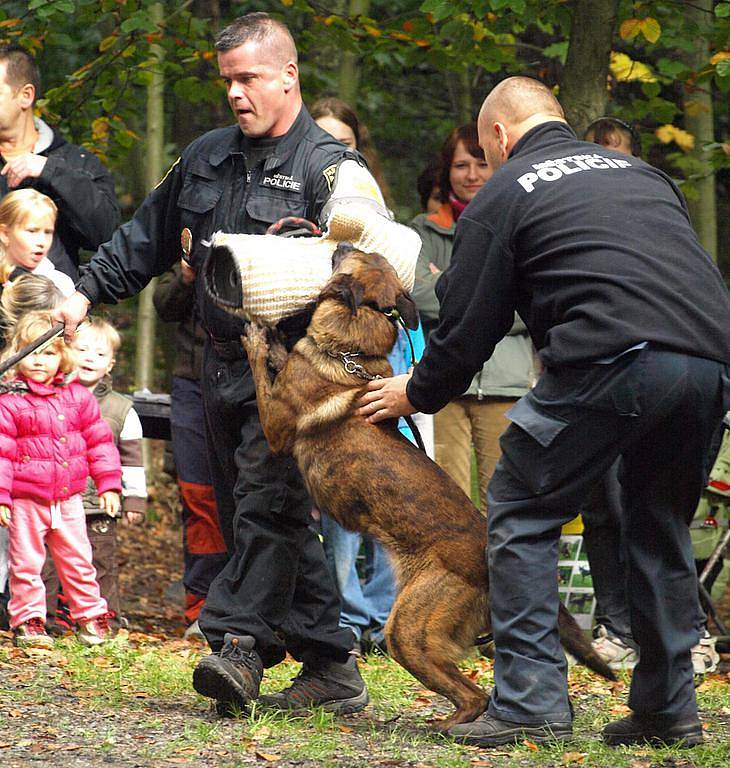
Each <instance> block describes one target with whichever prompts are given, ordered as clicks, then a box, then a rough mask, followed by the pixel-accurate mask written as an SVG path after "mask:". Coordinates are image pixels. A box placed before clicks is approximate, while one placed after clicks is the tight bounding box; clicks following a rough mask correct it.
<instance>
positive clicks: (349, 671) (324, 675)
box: [258, 656, 369, 715]
mask: <svg viewBox="0 0 730 768" xmlns="http://www.w3.org/2000/svg"><path fill="white" fill-rule="evenodd" d="M368 701H369V698H368V689H367V687H366V686H365V682H364V681H363V679H362V677H360V671H359V670H358V668H357V661H356V659H355V657H354V656H350V658H349V659H348V660H347V661H346V662H345V663H341V662H336V661H328V662H322V663H321V664H318V665H316V666H315V665H310V664H307V663H306V662H305V663H304V664H303V665H302V668H301V670H300V671H299V674H298V675H297V676H296V677H295V678H294V680H293V682H292V684H291V685H290V686H289V687H288V688H285V689H284V690H283V691H278V692H277V693H270V694H267V695H264V696H261V697H259V700H258V703H259V704H260V705H261V706H264V707H271V708H273V709H282V710H287V711H289V712H305V711H307V710H310V709H312V708H313V707H322V708H323V709H325V710H327V711H328V712H334V713H336V714H339V715H345V714H349V713H351V712H359V711H360V710H361V709H364V708H365V707H366V706H367V703H368Z"/></svg>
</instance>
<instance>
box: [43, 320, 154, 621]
mask: <svg viewBox="0 0 730 768" xmlns="http://www.w3.org/2000/svg"><path fill="white" fill-rule="evenodd" d="M120 345H121V339H120V338H119V333H117V330H116V328H114V326H113V325H111V323H108V322H107V321H106V320H103V319H101V318H99V317H93V316H90V317H89V318H88V319H87V321H86V322H85V323H84V324H83V325H82V326H81V327H80V328H79V330H78V331H77V333H76V337H75V338H74V341H73V344H72V346H73V349H74V352H75V353H76V364H77V366H78V371H77V372H78V378H79V381H80V382H81V384H83V385H84V387H86V389H88V390H89V392H91V393H92V394H93V395H94V396H95V397H96V400H97V402H98V403H99V408H100V410H101V415H102V417H103V418H104V420H105V421H106V423H107V424H108V425H109V427H110V428H111V430H112V435H113V436H114V444H115V445H116V446H117V448H118V450H119V456H120V459H121V463H122V513H123V516H124V519H125V520H126V521H127V522H128V523H138V522H140V521H141V520H142V519H143V517H144V512H145V507H146V504H147V483H146V479H145V473H144V466H143V464H142V424H141V422H140V420H139V416H137V412H136V411H135V410H134V408H133V407H132V401H131V400H130V399H129V398H127V397H124V395H120V394H119V393H118V392H115V391H114V390H113V389H112V379H111V375H110V374H111V370H112V368H113V367H114V363H115V355H116V353H117V351H118V350H119V347H120ZM96 495H97V492H96V487H95V485H94V481H93V479H92V478H91V477H89V480H88V485H87V488H86V491H85V492H84V494H83V501H84V512H85V513H86V533H87V534H88V537H89V541H90V542H91V551H92V554H93V559H92V563H93V565H94V568H95V569H96V579H97V581H98V583H99V587H100V589H101V596H102V597H103V598H104V599H105V600H106V602H107V605H108V608H109V612H110V613H111V614H113V616H112V617H111V620H112V625H113V626H114V625H118V624H119V621H120V619H121V613H120V601H119V567H118V564H117V518H116V517H115V516H113V515H110V514H108V513H107V512H105V511H104V510H100V509H99V504H98V503H97V500H96ZM51 564H52V560H51V559H50V558H48V560H47V562H46V567H45V568H44V572H43V576H44V579H43V581H44V583H45V585H46V594H47V595H48V596H49V597H50V598H51V600H50V601H49V603H48V609H49V613H51V611H52V610H53V609H55V606H56V603H55V601H54V600H53V598H54V596H55V594H56V591H57V587H58V579H57V577H56V575H55V573H54V572H53V568H52V567H49V566H51ZM64 604H65V598H62V603H61V605H62V606H63V605H64ZM64 618H65V617H64V616H63V612H62V614H61V615H60V616H59V615H58V614H57V616H56V621H57V623H58V624H59V625H61V626H62V625H63V624H69V625H70V623H69V622H68V620H67V619H66V620H64ZM122 621H123V619H122ZM59 628H60V627H59ZM69 628H70V626H69Z"/></svg>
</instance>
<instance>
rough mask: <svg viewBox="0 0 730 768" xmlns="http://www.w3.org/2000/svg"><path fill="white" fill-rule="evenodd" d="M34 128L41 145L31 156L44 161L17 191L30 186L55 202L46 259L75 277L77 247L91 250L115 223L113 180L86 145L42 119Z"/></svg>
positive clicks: (1, 182)
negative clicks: (53, 228)
mask: <svg viewBox="0 0 730 768" xmlns="http://www.w3.org/2000/svg"><path fill="white" fill-rule="evenodd" d="M36 126H37V128H38V130H39V134H40V139H39V143H40V145H41V148H40V150H39V151H38V152H37V153H36V154H39V155H43V156H44V157H46V158H48V159H47V161H46V165H45V167H44V168H43V172H42V173H41V175H40V176H39V177H38V178H37V179H26V181H25V182H23V183H22V184H21V185H20V189H23V188H25V187H32V188H33V189H37V190H38V191H39V192H42V193H43V194H44V195H48V197H50V198H51V199H52V200H53V202H54V203H56V206H57V207H58V221H57V222H56V233H55V236H54V238H53V244H52V246H51V250H50V252H49V254H48V257H49V258H50V260H51V261H52V262H53V264H54V265H55V266H56V267H57V268H58V269H59V270H61V272H65V273H66V274H67V275H70V276H71V277H72V278H73V279H74V280H76V279H77V278H78V266H79V250H80V249H81V248H84V249H86V250H90V251H95V250H96V249H97V248H98V247H99V246H100V245H101V244H102V243H104V242H106V241H107V240H108V239H109V238H110V237H111V236H112V232H114V230H115V229H116V228H117V226H119V220H120V215H119V205H118V204H117V198H116V195H115V193H114V181H113V180H112V177H111V175H110V173H109V171H108V170H107V169H106V168H105V167H104V165H103V164H102V162H101V161H100V160H99V159H98V158H97V157H96V155H94V154H93V153H92V152H90V151H89V150H88V149H84V148H83V147H79V146H77V145H76V144H70V143H69V142H67V141H66V140H65V139H64V138H63V137H62V136H60V135H59V134H58V133H57V132H56V131H54V130H53V129H51V128H49V127H48V126H47V125H46V124H45V123H44V122H43V121H42V120H36ZM44 145H45V146H44ZM2 164H3V166H4V164H5V163H4V161H3V163H2ZM8 191H9V190H8V186H7V181H6V179H5V176H0V197H2V196H3V195H4V194H5V193H6V192H8Z"/></svg>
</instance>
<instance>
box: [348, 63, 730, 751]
mask: <svg viewBox="0 0 730 768" xmlns="http://www.w3.org/2000/svg"><path fill="white" fill-rule="evenodd" d="M478 125H479V141H480V144H481V146H482V148H483V149H484V153H485V157H486V158H487V162H488V163H489V164H490V165H491V166H492V167H493V168H494V169H495V173H494V175H493V176H492V178H491V180H490V181H489V182H488V183H487V184H485V185H484V187H483V188H482V189H481V190H480V191H479V193H478V194H477V196H476V197H475V198H474V200H473V201H472V202H471V203H470V204H469V206H468V207H467V209H466V210H465V211H464V213H463V214H462V216H461V217H460V219H459V224H458V226H457V230H456V239H455V244H454V256H453V260H452V263H451V266H450V268H449V269H448V270H447V271H446V272H445V273H444V275H443V277H442V278H441V280H440V281H439V284H438V286H437V294H438V295H439V299H440V301H441V314H440V318H439V325H438V327H437V328H436V330H435V331H433V333H432V334H431V336H430V338H429V343H428V346H427V348H426V351H425V353H424V355H423V357H422V359H421V362H420V363H418V365H417V366H416V368H415V371H414V372H413V374H412V377H411V378H409V377H408V376H403V377H397V378H393V379H387V380H384V381H380V382H372V383H371V384H369V385H368V389H369V390H370V392H368V393H367V394H366V395H365V396H363V398H362V399H361V409H360V411H361V413H362V414H363V415H365V416H366V417H368V418H369V419H370V420H371V421H379V420H380V419H382V418H390V417H394V416H398V415H403V414H405V413H410V412H412V411H416V410H418V411H425V412H427V413H431V412H434V411H436V410H438V409H439V408H441V407H442V406H443V405H445V404H446V403H447V402H448V401H449V400H450V399H451V398H452V397H455V396H457V395H458V394H459V393H460V392H462V391H463V390H464V388H465V387H466V385H467V384H468V382H469V380H470V378H471V377H472V376H473V374H474V373H475V372H476V371H477V370H479V368H480V367H481V365H482V363H483V362H484V360H486V359H487V358H489V356H490V355H491V354H492V350H493V349H494V345H495V344H496V343H497V342H498V341H499V340H500V339H501V338H502V336H504V334H505V333H506V332H507V331H508V329H509V327H510V325H511V323H512V318H513V312H514V311H517V312H519V314H520V316H521V317H522V318H523V319H524V321H525V323H526V325H527V327H528V329H529V331H530V334H531V336H532V339H533V341H534V343H535V346H536V348H537V350H538V352H539V355H540V358H541V360H542V362H543V364H544V373H543V375H542V376H541V378H540V380H539V381H538V383H537V385H536V386H535V388H534V389H533V390H531V391H530V392H529V393H528V394H527V395H525V397H523V398H522V399H521V400H519V401H518V403H517V404H516V405H515V406H514V407H513V408H512V409H511V411H510V412H509V413H508V417H509V418H510V420H511V421H512V424H511V425H510V427H509V428H508V429H507V431H506V432H505V433H504V435H503V436H502V438H501V447H502V459H501V461H500V463H499V464H498V466H497V470H496V472H495V474H494V477H493V478H492V481H491V483H490V486H489V490H488V529H489V549H488V561H489V578H490V596H491V614H492V628H493V631H494V638H495V645H496V657H495V670H494V672H495V686H494V689H493V692H492V696H491V700H490V704H489V707H488V710H487V712H485V713H484V714H483V715H482V716H480V717H479V718H478V719H477V720H476V721H475V722H473V723H466V724H462V725H457V726H455V727H454V728H452V729H451V734H452V735H453V736H455V737H456V738H459V739H461V740H463V741H465V742H467V743H472V744H477V745H480V746H486V747H493V746H498V745H501V744H507V743H511V742H515V741H519V740H521V739H522V738H524V737H528V738H530V739H531V740H533V741H538V742H540V741H549V740H552V739H567V738H569V737H570V735H571V732H572V710H571V707H570V704H569V701H568V693H567V686H566V662H565V657H564V655H563V652H562V650H561V648H560V642H559V639H558V633H557V624H556V617H557V608H558V589H557V578H556V576H557V559H558V542H559V537H560V529H561V526H562V524H563V523H565V522H567V521H568V520H570V519H571V518H572V517H574V516H575V512H576V510H577V508H578V507H579V505H580V504H581V503H582V502H583V500H584V499H585V498H586V496H587V493H588V491H589V490H590V489H591V488H592V486H593V485H594V484H595V482H596V481H597V479H598V478H600V477H601V476H602V475H603V474H604V473H605V472H606V470H607V469H608V467H609V466H610V465H611V464H612V463H613V462H614V460H616V458H618V457H620V459H621V471H620V479H621V483H622V486H623V489H624V497H625V500H626V513H625V525H626V538H627V549H628V553H627V557H628V569H629V604H630V617H631V628H632V632H633V635H634V637H635V639H636V640H637V642H638V643H639V645H640V647H641V659H640V661H639V664H638V665H637V667H636V669H635V670H634V674H633V680H632V685H631V692H630V696H629V706H630V707H631V709H632V710H633V713H632V714H631V715H630V716H629V717H626V718H623V719H622V720H619V721H617V722H614V723H611V724H609V725H608V726H607V727H606V728H605V729H604V732H603V736H604V740H605V741H606V742H607V743H608V744H633V743H639V742H643V741H660V742H663V743H666V744H674V743H680V744H684V745H693V744H697V743H699V742H701V741H702V728H701V724H700V721H699V718H698V715H697V704H696V700H695V692H694V686H693V679H692V678H693V670H692V662H691V659H690V649H691V648H692V646H693V645H695V644H696V643H697V641H698V637H699V632H698V628H699V622H700V616H699V612H698V608H697V606H698V602H697V576H696V572H695V568H694V562H693V558H692V547H691V543H690V537H689V529H688V522H689V520H690V519H691V517H692V515H693V513H694V510H695V507H696V504H697V500H698V498H699V495H700V492H701V490H702V488H703V487H704V482H705V478H704V471H703V462H704V457H705V453H706V451H707V449H708V446H709V443H710V439H711V436H712V433H713V430H714V429H715V427H716V426H717V424H718V423H719V421H720V418H721V417H722V414H723V413H724V412H725V411H726V410H727V408H728V405H729V404H730V403H729V401H728V383H729V382H730V368H729V366H728V363H729V362H730V301H729V300H728V294H727V290H726V288H725V286H724V284H723V281H722V279H721V277H720V274H719V272H718V271H717V269H716V267H715V265H714V264H713V263H712V260H711V259H710V257H709V255H708V254H707V253H706V252H705V251H704V250H703V249H702V247H701V246H700V244H699V242H698V241H697V238H696V236H695V233H694V231H693V230H692V227H691V225H690V222H689V218H688V215H687V210H686V206H685V203H684V200H683V198H682V195H681V193H680V192H679V190H678V189H677V187H676V186H675V185H674V183H673V182H672V181H671V179H669V178H668V177H667V176H666V175H665V174H663V173H662V172H661V171H659V170H657V169H656V168H652V167H651V166H649V165H647V164H646V163H644V162H642V161H641V160H639V159H638V158H633V157H627V156H626V155H625V154H621V153H620V152H616V151H612V150H609V149H604V148H597V147H596V145H595V144H588V143H586V142H582V141H578V140H577V139H576V138H575V134H574V133H573V131H572V130H571V129H570V128H569V127H568V125H567V124H566V122H565V119H564V117H563V111H562V109H561V107H560V105H559V104H558V102H557V101H556V100H555V98H554V97H553V95H552V93H551V92H550V90H549V89H548V88H546V87H545V86H544V85H542V84H541V83H539V82H537V81H535V80H532V79H529V78H521V77H517V78H509V79H507V80H505V81H503V82H502V83H500V84H499V85H498V86H497V87H496V88H494V89H493V91H492V92H491V93H490V94H489V96H488V97H487V98H486V100H485V102H484V104H483V106H482V108H481V112H480V115H479V123H478Z"/></svg>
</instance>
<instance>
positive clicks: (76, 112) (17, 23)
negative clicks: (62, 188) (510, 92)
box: [0, 0, 730, 219]
mask: <svg viewBox="0 0 730 768" xmlns="http://www.w3.org/2000/svg"><path fill="white" fill-rule="evenodd" d="M154 4H155V3H154V2H153V0H29V2H28V1H26V2H23V1H22V0H6V1H5V2H4V3H3V4H2V7H0V41H3V42H8V41H14V42H19V43H21V44H23V45H26V46H28V47H29V48H30V49H31V50H32V51H34V52H35V53H36V55H37V56H38V59H39V63H40V65H41V68H42V71H43V74H44V79H45V81H46V90H45V93H44V94H43V97H42V98H41V100H40V102H39V110H40V113H41V115H42V116H44V117H46V118H47V119H48V120H49V122H51V123H53V124H55V125H58V126H59V127H60V128H61V130H62V131H63V132H64V133H65V134H66V135H67V137H68V138H70V139H71V140H73V141H76V142H78V143H82V144H84V145H86V146H88V147H89V148H91V149H93V151H95V152H97V153H98V154H99V155H100V156H101V157H102V159H104V160H105V161H106V162H107V163H108V164H109V165H110V166H111V167H112V169H113V170H115V171H117V172H118V173H120V175H121V176H125V175H126V174H128V173H129V168H130V160H132V161H134V153H135V152H137V151H138V145H139V143H140V141H143V139H144V135H145V124H144V114H145V87H146V85H147V83H148V82H149V78H150V73H151V72H152V71H153V69H158V68H161V69H162V70H163V72H164V75H165V79H166V83H167V86H166V102H167V113H168V120H169V126H170V128H169V134H170V137H171V141H172V142H173V143H175V142H179V143H178V145H177V146H176V147H172V149H171V155H172V156H173V157H174V155H175V154H177V152H179V150H180V149H181V148H182V146H181V145H182V144H184V143H187V141H189V140H190V139H191V138H192V137H193V136H195V135H197V134H198V133H200V132H202V131H204V130H207V129H209V128H212V127H215V126H216V125H217V124H220V123H221V121H223V122H226V121H229V120H230V117H229V113H228V111H227V107H226V106H225V100H224V94H223V89H222V87H221V86H220V84H219V82H218V80H217V67H216V62H215V54H214V51H213V47H212V42H213V41H212V38H213V35H214V32H215V30H213V29H212V28H211V24H210V21H209V19H206V18H205V17H204V16H202V15H201V14H202V12H203V11H202V10H201V9H205V8H206V7H207V6H206V4H204V3H195V4H193V3H191V2H184V3H171V2H169V0H165V2H164V3H163V7H164V9H165V11H164V14H163V16H164V21H163V23H162V24H161V25H159V27H157V26H155V24H154V23H153V22H152V21H151V19H152V14H151V12H150V9H151V7H152V6H153V5H154ZM570 6H571V4H570V3H566V2H565V0H389V2H385V0H371V2H370V3H369V5H368V12H367V15H360V16H353V17H350V16H349V15H348V14H347V8H348V7H349V4H348V3H346V2H344V1H342V2H339V3H335V4H330V5H328V6H326V8H325V6H323V5H320V4H319V3H309V2H306V1H305V0H262V1H261V2H259V3H258V4H257V8H258V9H260V10H266V11H268V12H270V13H272V14H274V15H276V16H278V17H279V18H282V20H284V21H285V22H286V23H287V24H288V25H289V26H290V28H291V29H292V32H293V34H294V36H295V38H296V40H297V45H298V48H299V52H300V69H301V74H302V83H303V88H304V95H305V99H306V100H307V101H308V102H309V101H311V100H313V99H315V98H317V97H319V96H321V95H336V94H337V92H338V89H339V85H338V83H339V75H340V71H339V70H340V62H341V56H342V53H343V52H344V51H348V52H350V53H352V54H354V55H355V56H356V57H357V59H358V61H359V66H360V91H359V98H358V103H357V104H355V105H354V106H355V107H356V108H357V110H358V112H359V113H360V114H361V117H363V118H364V120H365V122H366V123H367V124H368V125H369V127H370V129H371V133H372V134H373V137H374V140H375V144H376V146H377V147H378V149H379V150H380V153H381V155H382V160H383V166H384V168H385V172H386V176H387V177H388V180H389V182H390V184H391V186H392V187H393V191H394V196H395V199H396V203H397V213H398V215H399V217H400V218H401V219H408V218H409V217H410V216H411V215H413V214H414V213H416V212H417V205H416V198H415V190H414V181H415V177H416V176H417V174H418V172H419V171H420V170H421V168H422V167H423V166H424V165H425V164H426V162H427V160H428V156H429V155H430V154H431V153H433V152H435V151H436V150H437V148H438V147H439V145H440V144H441V141H442V140H443V138H444V137H445V135H446V134H447V133H448V131H449V130H450V129H451V128H452V127H453V126H454V125H455V123H456V122H457V121H459V120H460V119H461V118H460V117H458V116H460V115H462V116H463V115H466V114H471V115H472V116H474V115H475V114H476V111H477V110H478V108H479V104H480V103H481V99H482V98H483V96H484V94H485V93H486V92H487V91H488V90H489V88H490V87H491V86H492V85H493V84H494V83H495V82H497V81H498V80H499V79H501V78H502V77H504V76H506V75H509V74H516V73H524V74H531V75H534V76H537V77H539V78H542V79H543V80H545V81H546V82H548V83H549V84H550V85H555V86H559V84H560V79H561V73H562V68H563V66H564V62H565V58H566V54H567V50H568V45H569V40H570V29H571V23H572V17H571V7H570ZM220 9H221V11H222V13H223V17H222V18H221V20H220V23H221V24H225V23H227V22H228V21H230V20H231V19H232V18H233V16H234V15H235V14H237V13H239V12H241V11H242V10H245V9H244V8H243V7H242V6H240V5H239V4H233V3H225V4H220ZM333 9H334V10H333ZM708 16H709V14H708ZM708 21H709V28H708V30H705V31H703V32H702V35H703V37H702V39H703V40H704V41H706V54H707V55H706V63H705V66H703V67H701V68H700V69H699V70H698V71H696V72H695V71H692V69H691V68H690V66H689V65H688V64H687V61H688V56H689V54H690V53H691V52H693V51H696V50H697V44H698V43H697V40H698V35H699V34H700V32H699V31H698V30H697V28H696V27H695V25H694V22H693V21H691V19H690V17H689V15H687V14H683V13H680V12H678V9H677V3H676V2H673V1H672V0H639V1H638V2H636V1H634V0H621V1H620V3H619V18H618V25H617V32H616V37H615V45H614V50H615V51H616V52H617V53H621V54H625V55H626V56H627V57H628V61H630V62H636V63H637V65H636V66H638V65H645V66H646V67H648V70H649V71H650V72H651V73H652V77H651V78H649V79H650V80H651V81H648V79H646V78H645V79H644V81H643V82H642V81H641V80H636V79H628V78H627V77H625V76H622V75H621V74H620V73H618V70H617V71H615V72H613V73H612V75H611V77H610V79H609V82H608V83H607V87H608V88H609V90H610V95H611V106H610V111H611V112H612V113H614V114H617V115H619V116H621V117H623V118H626V119H630V120H636V121H639V122H640V124H641V128H642V132H643V133H644V134H645V136H646V137H647V143H648V145H651V147H652V152H653V155H652V158H651V160H652V162H658V163H659V164H660V165H665V166H666V167H667V169H668V170H673V171H675V172H677V173H680V174H682V173H684V172H685V171H686V165H687V164H686V163H680V164H679V165H677V163H676V160H677V159H679V158H674V156H672V157H671V158H670V156H669V155H668V154H667V153H666V152H665V151H662V149H661V147H662V145H660V144H659V143H657V142H651V141H649V140H648V137H650V135H651V132H653V131H654V130H655V129H656V128H658V127H659V126H661V125H662V124H665V123H673V124H675V125H677V126H678V127H682V117H683V109H684V101H685V100H686V98H687V94H690V95H691V92H692V89H695V88H703V89H711V90H713V91H714V92H717V93H718V95H720V94H724V93H726V92H727V91H729V90H730V53H729V52H728V45H729V43H730V2H719V3H716V5H715V8H714V15H712V16H709V18H708ZM715 109H716V113H717V116H718V117H717V119H718V121H719V122H720V123H721V124H723V123H726V122H727V121H728V119H730V115H729V114H728V100H727V99H726V98H718V99H716V100H715ZM710 155H711V157H712V159H713V162H714V163H715V165H716V166H717V167H724V158H726V155H725V154H724V153H723V148H722V145H721V144H718V145H717V146H715V145H713V148H712V149H711V150H710ZM672 160H674V165H672ZM134 162H136V161H134ZM134 162H132V164H131V165H134ZM124 184H125V185H126V186H127V187H128V186H130V183H129V181H128V180H126V179H125V182H124ZM134 194H135V197H136V196H137V193H136V192H135V193H134Z"/></svg>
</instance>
